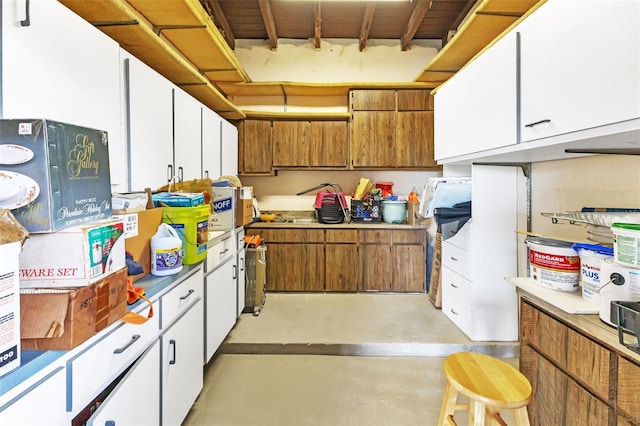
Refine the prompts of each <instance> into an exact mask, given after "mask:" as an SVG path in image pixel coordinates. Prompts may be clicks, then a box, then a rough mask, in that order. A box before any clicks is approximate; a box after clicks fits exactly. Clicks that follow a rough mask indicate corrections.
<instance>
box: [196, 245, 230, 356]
mask: <svg viewBox="0 0 640 426" xmlns="http://www.w3.org/2000/svg"><path fill="white" fill-rule="evenodd" d="M234 259H235V256H234V257H232V258H229V259H227V260H226V261H225V262H224V263H223V264H221V265H219V266H218V267H217V268H216V269H215V270H213V272H211V273H210V274H209V275H207V277H206V278H205V306H206V310H205V333H206V338H205V342H206V348H205V358H204V361H205V363H206V362H209V360H210V359H211V358H212V357H213V355H214V354H215V353H216V351H217V350H218V348H219V347H220V345H221V344H222V341H223V340H224V338H225V337H226V336H227V334H229V331H231V329H232V328H233V326H234V324H235V323H236V319H237V315H236V309H237V301H236V297H237V295H236V293H237V288H236V286H237V282H236V279H234V275H233V269H234V266H235V264H236V263H235V260H234Z"/></svg>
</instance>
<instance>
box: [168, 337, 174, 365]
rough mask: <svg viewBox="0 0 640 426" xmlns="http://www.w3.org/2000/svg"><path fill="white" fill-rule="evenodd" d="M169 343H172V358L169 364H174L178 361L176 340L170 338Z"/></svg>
mask: <svg viewBox="0 0 640 426" xmlns="http://www.w3.org/2000/svg"><path fill="white" fill-rule="evenodd" d="M169 345H171V360H170V361H169V365H173V364H175V363H176V341H175V340H174V339H171V340H169Z"/></svg>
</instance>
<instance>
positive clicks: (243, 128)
mask: <svg viewBox="0 0 640 426" xmlns="http://www.w3.org/2000/svg"><path fill="white" fill-rule="evenodd" d="M271 130H272V129H271V121H268V120H244V121H242V122H241V123H240V125H239V126H238V140H239V145H240V146H239V148H238V158H239V164H238V171H239V173H243V174H271V173H272V157H273V154H272V143H271V138H272V135H271Z"/></svg>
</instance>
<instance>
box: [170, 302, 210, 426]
mask: <svg viewBox="0 0 640 426" xmlns="http://www.w3.org/2000/svg"><path fill="white" fill-rule="evenodd" d="M203 316H204V302H203V300H202V299H200V298H199V299H197V301H196V302H195V303H193V305H191V307H190V308H188V309H187V311H186V312H184V313H183V314H182V316H181V317H179V318H178V319H177V320H176V322H175V323H174V324H173V325H172V326H170V327H169V328H168V329H167V330H166V331H165V332H164V333H162V336H161V337H160V341H161V344H162V387H161V389H162V424H163V425H167V426H169V425H179V424H181V423H182V421H183V420H184V419H185V417H186V416H187V414H188V413H189V409H190V408H191V406H192V405H193V403H194V402H195V400H196V398H197V397H198V394H199V393H200V391H201V390H202V384H203V371H202V366H203V362H202V352H203V349H204V339H203V335H202V331H201V330H202V325H203Z"/></svg>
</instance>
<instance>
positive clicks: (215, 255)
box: [206, 235, 236, 273]
mask: <svg viewBox="0 0 640 426" xmlns="http://www.w3.org/2000/svg"><path fill="white" fill-rule="evenodd" d="M235 246H236V239H235V238H232V237H231V235H229V236H228V237H227V238H226V239H224V240H222V241H220V242H218V243H216V244H214V245H213V246H211V247H209V248H208V249H207V263H206V267H207V270H206V272H207V273H209V272H211V271H213V270H214V269H215V268H216V267H218V265H220V264H221V263H223V262H224V261H225V260H227V259H230V258H231V257H233V256H234V254H235V252H236V250H235Z"/></svg>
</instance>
